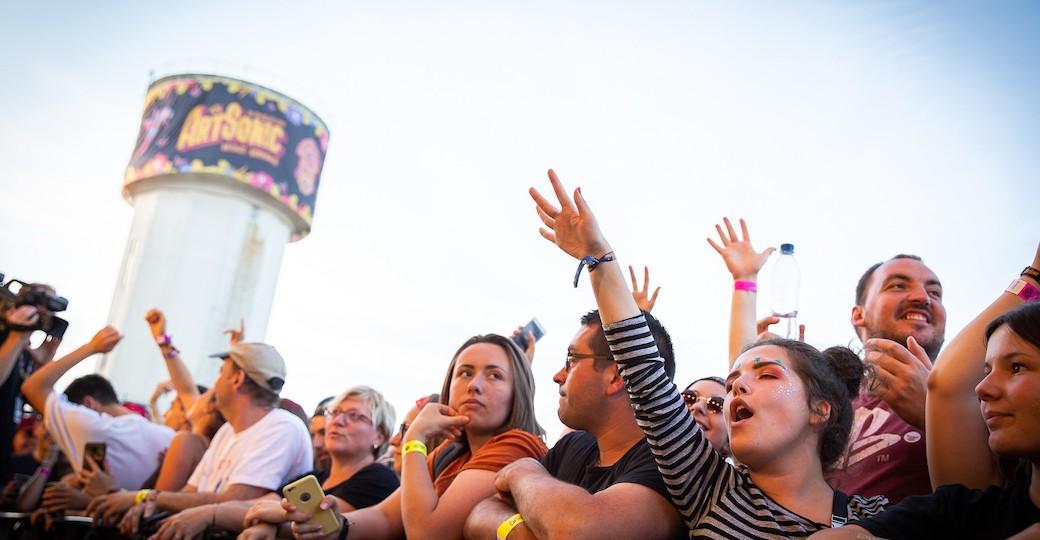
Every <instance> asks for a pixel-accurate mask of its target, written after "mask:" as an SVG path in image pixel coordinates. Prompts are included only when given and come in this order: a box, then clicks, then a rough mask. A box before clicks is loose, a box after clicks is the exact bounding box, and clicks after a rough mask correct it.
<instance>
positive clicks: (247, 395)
mask: <svg viewBox="0 0 1040 540" xmlns="http://www.w3.org/2000/svg"><path fill="white" fill-rule="evenodd" d="M214 356H215V357H220V358H223V362H224V363H223V365H222V366H221V368H220V375H218V376H217V380H216V382H215V383H214V384H213V391H214V394H215V399H216V404H217V409H218V410H219V411H220V413H221V414H223V415H224V418H226V419H227V423H225V424H224V425H223V426H222V427H221V428H220V430H219V431H217V434H216V435H215V436H214V437H213V441H212V442H211V443H210V445H209V448H208V449H207V450H206V453H205V454H203V456H202V461H200V462H199V465H198V466H197V467H196V468H195V471H194V472H193V473H192V475H191V477H190V478H189V479H188V484H187V485H186V486H185V487H184V489H182V490H181V491H179V492H167V491H163V492H159V491H151V490H142V491H140V492H138V493H127V494H112V495H107V496H105V497H99V498H97V499H95V500H94V501H93V502H92V503H91V504H90V506H89V507H88V512H90V513H92V514H93V515H94V517H95V519H97V518H100V519H101V520H102V521H103V522H104V521H107V520H109V519H110V518H112V517H114V516H118V515H119V514H120V513H122V512H124V511H126V509H127V508H129V511H126V514H125V516H124V517H123V520H122V522H121V523H120V529H121V530H122V531H123V532H124V533H125V534H128V535H133V534H137V532H138V530H139V527H140V521H141V518H142V517H147V516H150V515H152V514H154V513H155V512H157V511H165V512H169V513H175V515H173V516H171V517H169V518H167V519H166V520H165V521H164V523H163V525H162V528H163V529H168V528H169V529H171V530H175V531H177V532H176V534H179V535H182V536H194V535H197V534H202V532H204V531H205V530H206V529H207V528H208V527H209V526H211V525H216V526H218V527H220V526H221V525H222V524H221V523H220V522H219V521H215V520H216V508H215V507H214V506H210V505H215V504H217V503H221V502H225V501H240V500H250V499H256V498H259V497H262V496H264V495H266V494H268V493H271V492H272V491H274V490H275V489H277V488H278V487H279V486H281V485H283V484H284V483H285V482H286V481H287V480H289V479H291V478H294V477H297V476H300V475H302V474H304V473H306V472H307V471H309V470H311V466H312V465H313V463H312V456H313V453H312V450H311V445H310V437H309V435H308V433H307V428H306V426H305V425H304V424H303V422H301V421H300V420H299V418H297V417H296V416H295V415H293V414H292V413H290V412H288V411H286V410H283V409H280V408H278V402H279V399H280V398H279V396H278V393H279V392H280V391H281V389H282V385H283V384H284V382H285V362H284V360H282V357H281V355H280V354H278V351H276V350H275V349H274V347H271V346H270V345H267V344H264V343H236V344H234V345H232V346H231V347H230V348H229V350H228V352H226V353H221V354H219V355H214ZM225 525H226V527H230V528H240V527H241V523H237V524H229V525H228V524H225Z"/></svg>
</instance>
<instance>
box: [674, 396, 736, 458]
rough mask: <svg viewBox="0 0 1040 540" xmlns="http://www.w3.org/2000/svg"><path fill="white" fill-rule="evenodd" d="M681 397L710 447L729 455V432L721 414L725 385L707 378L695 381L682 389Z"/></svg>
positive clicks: (724, 398) (723, 405) (724, 406)
mask: <svg viewBox="0 0 1040 540" xmlns="http://www.w3.org/2000/svg"><path fill="white" fill-rule="evenodd" d="M683 399H684V400H686V407H687V408H689V409H690V413H691V414H693V419H694V420H695V421H696V422H697V425H699V426H700V427H701V431H703V432H704V436H705V437H707V438H708V441H709V442H710V443H711V447H712V448H714V449H715V451H716V452H718V453H719V454H722V455H723V456H729V452H730V450H729V433H727V432H726V420H725V419H724V418H723V415H722V413H723V409H725V408H726V405H725V400H726V387H725V386H723V385H721V384H719V383H717V382H715V381H712V380H709V379H705V380H702V381H697V382H695V383H693V384H691V385H690V386H688V387H687V388H686V390H683Z"/></svg>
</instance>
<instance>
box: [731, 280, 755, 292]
mask: <svg viewBox="0 0 1040 540" xmlns="http://www.w3.org/2000/svg"><path fill="white" fill-rule="evenodd" d="M733 290H734V291H747V292H753V293H757V292H758V283H756V282H754V281H749V280H746V279H738V280H735V281H734V282H733Z"/></svg>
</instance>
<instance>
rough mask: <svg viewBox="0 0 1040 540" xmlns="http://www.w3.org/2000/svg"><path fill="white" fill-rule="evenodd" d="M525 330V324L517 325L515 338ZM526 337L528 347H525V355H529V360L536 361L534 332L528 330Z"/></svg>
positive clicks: (514, 332) (514, 333)
mask: <svg viewBox="0 0 1040 540" xmlns="http://www.w3.org/2000/svg"><path fill="white" fill-rule="evenodd" d="M523 331H524V327H523V326H517V327H516V330H513V339H514V340H515V339H516V337H517V336H519V335H520V333H521V332H523ZM524 338H525V339H527V348H526V349H524V356H526V357H527V361H528V362H534V343H535V341H534V332H528V333H527V335H526V336H524Z"/></svg>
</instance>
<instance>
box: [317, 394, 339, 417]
mask: <svg viewBox="0 0 1040 540" xmlns="http://www.w3.org/2000/svg"><path fill="white" fill-rule="evenodd" d="M334 399H336V396H329V397H327V398H325V399H323V400H321V401H319V402H318V406H317V407H315V408H314V414H312V415H311V418H314V417H315V416H323V415H324V414H325V407H328V406H329V403H331V402H332V400H334Z"/></svg>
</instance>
